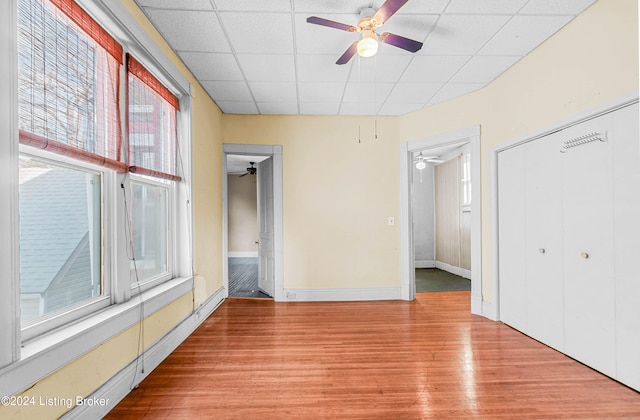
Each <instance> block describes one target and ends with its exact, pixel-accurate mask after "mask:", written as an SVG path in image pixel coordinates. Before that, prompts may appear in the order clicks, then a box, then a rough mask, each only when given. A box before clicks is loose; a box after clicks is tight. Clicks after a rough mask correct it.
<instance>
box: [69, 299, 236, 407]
mask: <svg viewBox="0 0 640 420" xmlns="http://www.w3.org/2000/svg"><path fill="white" fill-rule="evenodd" d="M223 296H224V289H219V290H218V291H217V292H216V293H214V294H213V295H212V296H210V297H209V298H208V299H207V300H206V301H205V302H204V303H203V304H202V305H200V306H199V307H198V308H196V310H195V311H193V313H192V314H191V315H189V316H188V317H187V318H185V319H184V320H183V321H182V322H180V323H179V324H178V325H176V326H175V327H174V328H173V329H172V330H170V331H169V332H167V333H166V334H165V335H164V336H162V337H161V338H160V339H159V340H158V341H156V342H155V343H154V344H152V345H151V346H149V348H147V350H146V351H145V352H144V353H143V357H144V368H145V370H144V372H143V373H142V372H137V371H136V369H137V368H140V367H141V365H140V364H137V363H136V360H135V359H134V360H132V361H131V362H130V363H129V364H128V365H127V366H125V367H124V368H123V369H122V370H120V372H118V373H116V374H115V375H114V376H112V377H111V378H110V379H109V380H108V381H107V382H105V383H104V384H103V385H102V386H101V387H100V388H98V389H97V390H96V391H95V392H93V393H92V394H91V395H89V396H87V398H86V399H87V400H94V399H95V400H100V399H104V401H107V404H106V405H98V404H96V405H77V406H75V407H74V408H73V409H71V410H70V411H68V412H67V413H66V414H65V415H64V416H62V417H61V418H62V419H91V418H93V419H98V418H102V417H104V416H105V415H106V414H107V413H109V411H111V410H112V409H113V408H114V407H115V406H116V405H117V404H118V403H119V402H120V401H122V399H123V398H124V397H126V396H127V394H129V392H131V389H132V385H133V387H135V386H137V385H138V384H139V383H140V382H141V381H142V380H143V379H144V378H146V377H147V375H149V374H150V373H151V372H152V371H153V370H154V369H155V368H156V367H158V365H159V364H160V363H162V361H163V360H164V359H166V358H167V356H169V355H170V354H171V352H173V351H174V350H175V349H176V348H177V347H178V346H179V345H180V344H181V343H182V342H183V341H184V340H185V339H186V338H187V337H189V335H191V333H192V332H193V331H195V329H196V328H197V327H198V326H199V325H200V324H202V322H204V320H205V319H207V318H208V317H209V315H211V314H212V313H213V311H214V310H215V309H216V308H217V307H218V306H219V305H220V304H221V303H222V301H223V300H224V298H223Z"/></svg>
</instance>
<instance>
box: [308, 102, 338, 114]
mask: <svg viewBox="0 0 640 420" xmlns="http://www.w3.org/2000/svg"><path fill="white" fill-rule="evenodd" d="M338 105H339V103H337V102H331V103H324V102H323V103H315V102H302V103H300V113H301V114H309V115H337V114H338Z"/></svg>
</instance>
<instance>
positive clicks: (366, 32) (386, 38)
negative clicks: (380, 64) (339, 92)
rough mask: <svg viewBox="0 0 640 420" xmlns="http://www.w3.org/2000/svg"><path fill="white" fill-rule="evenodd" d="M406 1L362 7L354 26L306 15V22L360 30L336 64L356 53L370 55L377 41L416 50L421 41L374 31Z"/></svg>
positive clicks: (346, 60)
mask: <svg viewBox="0 0 640 420" xmlns="http://www.w3.org/2000/svg"><path fill="white" fill-rule="evenodd" d="M408 1H409V0H387V1H385V2H384V4H383V5H382V6H380V8H379V9H378V10H375V9H372V8H366V9H363V10H362V11H361V12H360V21H359V22H358V23H357V25H356V26H351V25H347V24H345V23H340V22H335V21H333V20H328V19H323V18H321V17H317V16H311V17H308V18H307V22H309V23H313V24H316V25H322V26H328V27H330V28H335V29H340V30H342V31H347V32H360V33H361V34H362V39H360V40H359V41H356V42H354V43H353V44H351V46H350V47H349V48H348V49H347V50H346V51H345V52H344V54H342V56H341V57H340V58H339V59H338V61H336V64H346V63H348V62H349V60H350V59H351V57H353V56H354V55H356V53H358V55H360V56H361V57H372V56H373V55H375V54H376V53H377V52H378V42H384V43H385V44H389V45H393V46H394V47H398V48H402V49H403V50H407V51H410V52H416V51H419V50H420V48H422V42H418V41H414V40H413V39H409V38H405V37H403V36H400V35H395V34H392V33H389V32H384V33H383V34H382V35H378V34H377V33H376V29H377V28H379V27H380V26H382V24H383V23H385V22H386V21H387V20H388V19H389V18H390V17H391V16H393V14H394V13H396V12H397V11H398V9H400V8H401V7H402V6H404V4H405V3H407V2H408Z"/></svg>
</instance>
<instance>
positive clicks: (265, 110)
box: [258, 102, 298, 115]
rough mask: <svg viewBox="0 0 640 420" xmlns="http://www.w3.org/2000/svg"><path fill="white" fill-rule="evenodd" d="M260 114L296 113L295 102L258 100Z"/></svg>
mask: <svg viewBox="0 0 640 420" xmlns="http://www.w3.org/2000/svg"><path fill="white" fill-rule="evenodd" d="M258 110H259V111H260V113H261V114H276V115H278V114H279V115H290V114H297V113H298V103H297V102H258Z"/></svg>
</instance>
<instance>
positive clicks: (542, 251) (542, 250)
mask: <svg viewBox="0 0 640 420" xmlns="http://www.w3.org/2000/svg"><path fill="white" fill-rule="evenodd" d="M538 251H539V252H540V253H541V254H544V253H545V252H547V250H546V249H544V248H540V249H538Z"/></svg>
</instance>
